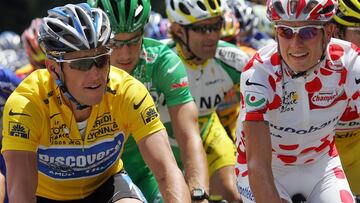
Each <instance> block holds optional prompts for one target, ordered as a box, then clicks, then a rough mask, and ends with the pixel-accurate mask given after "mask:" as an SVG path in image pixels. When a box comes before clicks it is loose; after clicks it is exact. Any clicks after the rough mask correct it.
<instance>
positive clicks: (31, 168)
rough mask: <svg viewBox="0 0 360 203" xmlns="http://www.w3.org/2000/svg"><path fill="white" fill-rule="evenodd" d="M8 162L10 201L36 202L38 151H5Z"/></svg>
mask: <svg viewBox="0 0 360 203" xmlns="http://www.w3.org/2000/svg"><path fill="white" fill-rule="evenodd" d="M3 155H4V159H5V164H6V179H7V193H8V196H9V202H14V203H21V202H27V203H28V202H29V203H31V202H36V188H37V181H38V171H37V165H36V153H34V152H30V151H15V150H9V151H5V152H4V153H3Z"/></svg>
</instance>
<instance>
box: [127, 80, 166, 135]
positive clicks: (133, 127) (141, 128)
mask: <svg viewBox="0 0 360 203" xmlns="http://www.w3.org/2000/svg"><path fill="white" fill-rule="evenodd" d="M126 80H128V81H127V82H126V84H125V86H124V87H123V88H124V89H123V91H124V94H123V95H122V96H123V97H125V98H124V100H123V101H124V102H122V107H121V109H123V110H125V113H122V115H123V116H125V117H127V119H126V120H125V123H127V124H126V125H127V126H129V131H130V133H131V134H132V135H133V137H134V139H135V141H136V142H138V141H139V140H141V139H142V138H144V137H146V136H148V135H150V134H152V133H155V132H157V131H159V130H161V129H164V126H163V124H162V122H161V121H160V115H159V113H158V111H157V109H156V107H155V104H154V101H153V99H152V97H151V95H150V94H149V92H148V91H147V89H146V88H145V86H144V85H143V84H142V83H140V82H139V81H137V80H136V79H134V78H133V77H131V76H128V77H127V79H126Z"/></svg>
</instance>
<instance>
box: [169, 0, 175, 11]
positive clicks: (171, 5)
mask: <svg viewBox="0 0 360 203" xmlns="http://www.w3.org/2000/svg"><path fill="white" fill-rule="evenodd" d="M170 7H171V9H172V10H173V11H174V10H175V5H174V0H170Z"/></svg>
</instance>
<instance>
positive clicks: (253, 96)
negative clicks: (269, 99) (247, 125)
mask: <svg viewBox="0 0 360 203" xmlns="http://www.w3.org/2000/svg"><path fill="white" fill-rule="evenodd" d="M245 103H246V109H247V111H249V112H251V111H255V110H259V109H262V108H264V107H265V105H266V99H265V96H264V95H263V94H262V93H260V92H254V91H246V92H245Z"/></svg>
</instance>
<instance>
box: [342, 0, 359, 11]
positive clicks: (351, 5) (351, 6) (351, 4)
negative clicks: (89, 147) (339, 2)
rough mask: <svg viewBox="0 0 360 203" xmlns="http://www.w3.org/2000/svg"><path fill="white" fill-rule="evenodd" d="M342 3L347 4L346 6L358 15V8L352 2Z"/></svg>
mask: <svg viewBox="0 0 360 203" xmlns="http://www.w3.org/2000/svg"><path fill="white" fill-rule="evenodd" d="M343 3H344V4H347V6H348V7H350V8H351V9H352V10H354V11H355V12H356V13H360V7H358V6H356V5H355V4H354V3H353V2H352V1H344V2H343ZM359 3H360V2H359ZM359 3H358V4H359Z"/></svg>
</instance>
